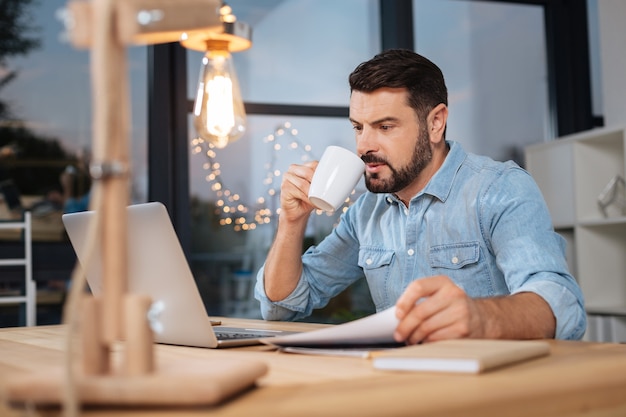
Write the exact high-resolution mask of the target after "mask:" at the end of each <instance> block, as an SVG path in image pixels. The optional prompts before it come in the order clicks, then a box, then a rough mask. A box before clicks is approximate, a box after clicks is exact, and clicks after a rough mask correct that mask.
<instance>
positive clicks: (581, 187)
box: [526, 127, 626, 341]
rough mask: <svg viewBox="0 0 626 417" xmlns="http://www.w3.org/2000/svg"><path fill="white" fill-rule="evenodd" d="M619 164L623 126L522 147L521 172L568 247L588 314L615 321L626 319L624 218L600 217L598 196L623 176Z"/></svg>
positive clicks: (625, 154)
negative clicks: (523, 165) (536, 190)
mask: <svg viewBox="0 0 626 417" xmlns="http://www.w3.org/2000/svg"><path fill="white" fill-rule="evenodd" d="M625 161H626V129H625V128H624V127H615V128H605V129H594V130H590V131H587V132H582V133H578V134H575V135H571V136H566V137H564V138H561V139H558V140H555V141H551V142H546V143H541V144H537V145H532V146H529V147H528V148H527V149H526V168H527V169H528V171H529V172H530V173H531V175H532V176H533V178H534V179H535V181H536V182H537V184H538V185H539V188H540V189H541V192H542V193H543V195H544V197H545V199H546V203H547V205H548V209H549V210H550V215H551V216H552V220H553V224H554V227H555V230H556V231H557V232H558V233H559V234H561V235H562V236H563V237H565V239H566V241H567V243H568V252H567V253H568V263H569V265H570V270H571V272H572V274H573V275H574V276H575V277H576V279H577V280H578V282H579V284H580V286H581V289H582V291H583V294H584V296H585V304H586V307H587V311H588V313H589V314H590V315H613V316H615V317H618V316H619V317H618V319H617V320H618V321H619V320H623V316H624V315H626V215H625V214H624V213H623V212H622V211H621V210H620V209H619V208H618V207H617V206H613V207H610V208H609V209H608V210H607V213H606V214H605V213H603V211H602V209H601V207H600V205H599V204H598V197H599V195H600V194H601V193H602V191H603V190H604V188H605V187H606V185H607V184H608V183H609V181H611V179H612V178H613V177H615V175H621V176H622V177H625V174H626V163H625ZM594 320H595V321H593V320H591V321H590V322H593V323H596V324H597V322H598V320H596V318H595V316H594ZM620 323H621V321H620ZM592 327H593V325H592ZM596 328H597V325H596ZM596 330H597V329H596ZM596 330H590V332H591V333H592V334H593V337H596V338H597V337H601V338H603V337H605V336H606V333H605V332H602V331H596ZM613 339H614V338H613ZM613 339H611V338H610V337H608V336H607V339H606V340H600V341H610V340H613Z"/></svg>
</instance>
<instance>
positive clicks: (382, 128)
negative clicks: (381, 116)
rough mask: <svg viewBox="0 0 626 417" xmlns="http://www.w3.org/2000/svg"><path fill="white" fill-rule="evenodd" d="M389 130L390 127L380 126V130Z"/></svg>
mask: <svg viewBox="0 0 626 417" xmlns="http://www.w3.org/2000/svg"><path fill="white" fill-rule="evenodd" d="M389 129H391V125H380V130H389Z"/></svg>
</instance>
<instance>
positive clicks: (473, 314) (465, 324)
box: [395, 275, 484, 344]
mask: <svg viewBox="0 0 626 417" xmlns="http://www.w3.org/2000/svg"><path fill="white" fill-rule="evenodd" d="M480 314H481V313H480V310H479V308H478V306H477V305H476V301H475V300H472V299H471V298H470V297H468V296H467V294H466V293H465V292H464V291H463V290H462V289H461V288H459V287H458V286H457V285H456V284H454V282H452V280H451V279H450V278H448V277H447V276H444V275H437V276H433V277H427V278H422V279H418V280H415V281H413V282H412V283H411V284H410V285H409V286H408V287H407V289H406V290H405V291H404V293H403V294H402V296H400V298H399V299H398V302H397V303H396V316H397V317H398V319H399V320H400V323H399V324H398V327H397V328H396V332H395V339H396V340H397V341H398V342H407V343H409V344H415V343H420V342H432V341H435V340H442V339H457V338H463V337H471V338H481V337H484V329H483V319H482V317H481V316H480Z"/></svg>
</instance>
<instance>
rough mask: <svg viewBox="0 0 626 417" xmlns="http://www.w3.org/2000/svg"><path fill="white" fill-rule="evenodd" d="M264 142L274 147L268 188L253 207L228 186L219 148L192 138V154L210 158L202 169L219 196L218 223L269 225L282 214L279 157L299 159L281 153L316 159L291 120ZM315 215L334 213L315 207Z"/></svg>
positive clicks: (266, 179) (250, 226)
mask: <svg viewBox="0 0 626 417" xmlns="http://www.w3.org/2000/svg"><path fill="white" fill-rule="evenodd" d="M263 143H266V144H268V145H269V146H271V149H272V152H271V157H270V160H269V161H268V162H267V163H266V164H265V165H264V168H265V175H264V177H263V185H264V187H265V191H264V193H263V195H261V196H259V197H257V198H256V200H254V205H252V206H251V205H248V204H246V203H245V202H244V201H243V200H242V198H241V195H240V194H239V193H236V192H233V191H232V190H231V189H229V188H228V187H226V186H225V183H224V181H223V179H222V175H221V174H222V172H221V169H220V168H221V164H220V162H219V159H218V154H217V151H218V149H217V148H216V147H215V146H214V145H213V144H212V143H209V142H206V141H204V140H203V139H201V138H195V139H193V140H192V141H191V148H192V153H193V154H194V155H195V154H204V155H205V157H206V159H207V160H206V162H205V163H204V164H203V169H204V170H205V171H206V172H207V174H206V175H205V180H206V182H207V183H208V184H209V185H210V190H211V191H212V192H213V193H214V194H215V196H216V197H217V200H216V201H215V214H216V216H217V217H218V218H219V224H220V225H222V226H231V227H232V228H233V230H235V231H237V232H239V231H249V230H254V229H256V228H257V226H259V225H263V224H270V223H271V222H272V221H274V220H275V219H276V217H277V216H278V214H279V213H280V204H279V202H278V197H279V193H280V183H281V177H282V174H283V172H282V171H281V170H280V168H279V167H278V162H279V161H280V160H290V161H295V160H296V158H294V157H292V156H291V155H290V157H289V158H288V159H286V158H280V155H281V153H283V152H291V153H294V152H298V153H300V158H299V159H300V162H301V163H304V162H307V161H312V160H315V159H316V158H315V156H314V155H313V153H312V147H311V145H309V144H304V143H302V142H301V141H300V139H299V138H298V130H297V129H295V128H293V127H292V126H291V123H289V122H285V123H283V124H281V125H280V126H278V127H277V128H276V129H275V130H274V132H272V133H271V134H269V135H267V136H265V137H264V138H263ZM353 195H354V191H353V192H352V194H351V196H350V197H348V198H347V199H346V201H345V202H344V204H343V206H342V208H341V210H342V212H343V211H345V210H347V208H348V206H349V205H350V204H351V199H352V196H353ZM315 214H316V215H327V216H333V215H334V214H333V213H326V212H324V211H322V210H315Z"/></svg>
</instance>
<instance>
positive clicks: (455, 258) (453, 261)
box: [452, 256, 459, 265]
mask: <svg viewBox="0 0 626 417" xmlns="http://www.w3.org/2000/svg"><path fill="white" fill-rule="evenodd" d="M452 263H453V264H454V265H456V264H458V263H459V258H457V257H456V256H455V257H453V258H452Z"/></svg>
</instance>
